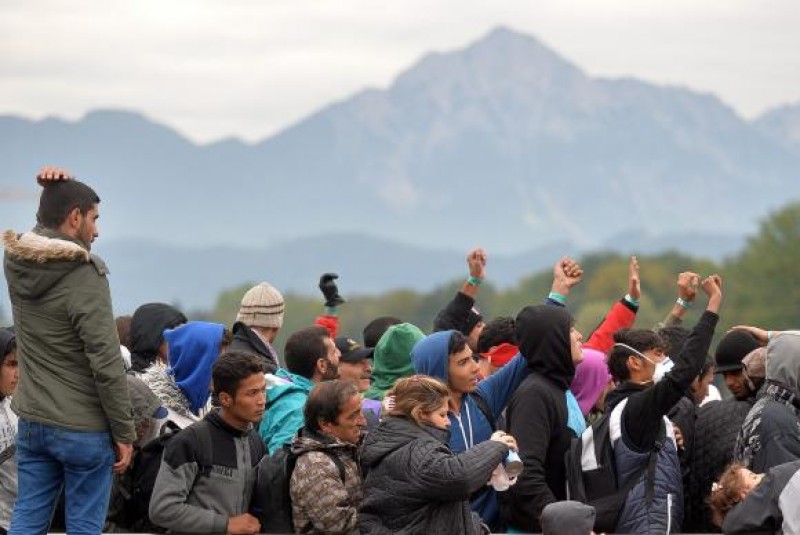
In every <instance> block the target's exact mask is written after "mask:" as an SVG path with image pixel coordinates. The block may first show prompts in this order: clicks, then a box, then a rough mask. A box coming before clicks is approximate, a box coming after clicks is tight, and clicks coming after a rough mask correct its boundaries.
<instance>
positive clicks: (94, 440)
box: [4, 168, 136, 535]
mask: <svg viewBox="0 0 800 535" xmlns="http://www.w3.org/2000/svg"><path fill="white" fill-rule="evenodd" d="M37 178H38V180H39V182H40V183H41V184H42V185H43V190H42V194H41V197H40V199H39V211H38V212H37V214H36V220H37V225H36V227H35V228H34V229H33V231H31V232H26V233H24V234H21V235H18V234H16V233H14V232H12V231H8V232H6V234H5V263H4V267H5V275H6V280H7V281H8V293H9V297H10V298H11V305H12V309H13V312H14V324H15V327H16V335H17V348H18V355H19V385H18V387H17V391H16V394H15V395H14V399H13V401H12V403H11V407H12V409H13V410H14V412H15V413H16V414H17V415H18V416H19V433H18V435H17V454H16V455H17V456H16V461H17V473H18V478H19V493H18V497H17V502H16V506H15V508H14V514H13V517H12V519H11V529H10V530H9V533H12V534H14V535H17V534H19V535H29V534H31V533H44V532H45V531H46V530H47V526H48V523H49V522H50V516H51V513H52V511H53V506H54V504H55V501H56V499H57V498H58V495H59V492H60V489H61V488H62V487H63V488H64V492H65V494H66V497H67V501H66V520H67V526H66V528H67V531H68V532H69V533H100V532H101V531H102V529H103V522H104V520H105V516H106V509H107V508H108V500H109V495H110V489H111V478H112V474H113V472H117V473H122V472H124V471H125V470H126V469H127V467H128V465H129V464H130V460H131V453H132V451H133V447H132V445H131V444H132V443H133V441H134V439H135V438H136V434H135V432H134V427H133V416H132V413H131V404H130V401H129V399H128V386H127V383H126V381H125V371H124V369H123V363H122V354H121V352H120V345H119V337H118V336H117V328H116V325H115V323H114V314H113V312H112V307H111V294H110V292H109V288H108V280H107V279H106V275H107V274H108V269H107V268H106V265H105V264H104V263H103V261H102V260H101V259H100V258H98V257H97V256H95V255H93V254H90V250H91V246H92V242H93V241H94V240H95V239H96V238H97V236H98V232H97V219H98V217H99V213H98V205H99V203H100V198H99V197H98V196H97V193H95V192H94V190H92V188H90V187H89V186H87V185H86V184H83V183H82V182H79V181H77V180H73V179H71V177H70V176H69V173H67V172H66V171H64V170H61V169H54V168H45V169H43V170H42V172H41V173H40V174H39V176H38V177H37ZM115 450H116V452H115ZM115 453H116V460H115ZM112 468H113V470H112Z"/></svg>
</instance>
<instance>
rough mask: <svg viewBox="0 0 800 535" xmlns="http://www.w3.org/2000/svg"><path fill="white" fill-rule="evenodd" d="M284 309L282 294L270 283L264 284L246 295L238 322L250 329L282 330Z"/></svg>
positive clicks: (248, 291)
mask: <svg viewBox="0 0 800 535" xmlns="http://www.w3.org/2000/svg"><path fill="white" fill-rule="evenodd" d="M283 309H284V304H283V296H282V295H281V293H280V292H279V291H278V290H276V289H275V288H274V287H272V286H271V285H269V284H268V283H266V282H262V283H260V284H257V285H255V286H253V287H252V288H250V289H249V290H247V293H246V294H244V297H242V305H241V307H240V308H239V313H238V314H237V315H236V321H241V322H242V323H244V324H245V325H247V326H248V327H273V328H275V329H280V328H281V326H282V325H283Z"/></svg>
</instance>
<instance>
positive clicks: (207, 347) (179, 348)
mask: <svg viewBox="0 0 800 535" xmlns="http://www.w3.org/2000/svg"><path fill="white" fill-rule="evenodd" d="M224 331H225V327H224V326H222V325H220V324H219V323H208V322H205V321H192V322H189V323H186V324H184V325H181V326H180V327H176V328H174V329H167V330H166V331H164V339H165V340H166V341H167V344H169V357H168V360H169V368H168V369H167V373H168V374H170V375H172V377H174V378H175V383H176V384H177V385H178V388H180V389H181V392H183V395H184V396H186V400H187V401H188V402H189V410H191V411H192V413H193V414H198V413H199V412H200V409H202V408H203V407H204V406H205V404H206V402H208V398H209V397H210V396H211V367H212V366H213V365H214V361H216V360H217V357H219V350H220V345H221V343H222V335H223V332H224Z"/></svg>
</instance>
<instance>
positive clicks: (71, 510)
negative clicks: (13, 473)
mask: <svg viewBox="0 0 800 535" xmlns="http://www.w3.org/2000/svg"><path fill="white" fill-rule="evenodd" d="M114 458H115V456H114V449H113V447H112V444H111V435H110V434H109V433H108V432H83V431H73V430H71V429H65V428H63V427H56V426H52V425H45V424H40V423H36V422H28V421H26V420H23V419H22V418H20V419H19V427H18V430H17V475H18V489H17V503H16V505H15V507H14V513H13V514H12V516H11V528H10V529H9V530H8V533H9V535H36V534H40V533H47V529H48V527H49V524H50V517H51V516H52V513H53V509H54V507H55V504H56V500H57V499H58V496H59V492H60V490H61V488H62V487H63V488H64V494H65V496H66V517H67V533H69V534H70V535H72V534H76V535H77V534H86V535H97V534H99V533H101V532H102V531H103V524H104V522H105V519H106V512H107V510H108V501H109V497H110V495H111V480H112V477H113V472H112V466H113V464H114Z"/></svg>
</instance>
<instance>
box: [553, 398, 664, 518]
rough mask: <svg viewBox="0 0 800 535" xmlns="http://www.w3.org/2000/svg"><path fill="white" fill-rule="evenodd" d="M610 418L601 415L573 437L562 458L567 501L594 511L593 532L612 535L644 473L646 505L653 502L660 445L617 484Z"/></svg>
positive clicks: (609, 416) (607, 415)
mask: <svg viewBox="0 0 800 535" xmlns="http://www.w3.org/2000/svg"><path fill="white" fill-rule="evenodd" d="M610 422H611V414H610V413H608V414H604V415H603V416H601V417H600V418H599V419H598V420H597V421H595V422H594V423H593V424H592V425H591V426H590V427H588V428H586V430H585V431H584V432H583V433H582V434H581V436H579V437H574V438H573V439H572V443H571V444H570V447H569V449H568V450H567V452H566V453H565V454H564V463H565V465H566V466H565V468H566V480H567V481H566V483H567V485H566V486H567V499H568V500H574V501H578V502H582V503H585V504H587V505H591V506H592V507H594V509H595V520H594V531H595V532H598V533H600V532H608V533H611V532H614V531H615V529H616V527H617V520H618V519H619V514H620V512H622V508H623V506H624V505H625V498H626V497H627V496H628V492H630V491H631V489H632V488H633V487H634V486H635V485H636V483H637V482H638V481H639V478H640V477H641V475H642V474H643V473H645V472H647V481H646V483H645V484H646V487H645V488H646V493H647V500H648V502H649V501H651V500H652V499H653V493H654V478H655V463H656V458H657V457H658V450H659V449H660V444H661V441H659V442H658V443H657V445H656V448H654V449H653V451H651V452H650V454H649V456H648V458H647V462H645V463H644V464H643V465H642V467H641V468H640V469H638V470H636V471H635V472H634V473H633V474H631V476H630V477H629V478H628V480H627V481H625V482H620V481H618V478H617V468H616V462H615V460H614V447H613V445H612V444H611V430H610Z"/></svg>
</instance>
